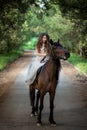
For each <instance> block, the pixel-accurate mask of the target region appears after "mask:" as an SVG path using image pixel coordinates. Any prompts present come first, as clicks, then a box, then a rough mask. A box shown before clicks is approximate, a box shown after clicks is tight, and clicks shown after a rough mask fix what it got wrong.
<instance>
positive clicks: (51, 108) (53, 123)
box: [49, 92, 56, 126]
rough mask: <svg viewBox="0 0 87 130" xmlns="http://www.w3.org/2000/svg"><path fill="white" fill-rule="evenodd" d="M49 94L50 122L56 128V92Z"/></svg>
mask: <svg viewBox="0 0 87 130" xmlns="http://www.w3.org/2000/svg"><path fill="white" fill-rule="evenodd" d="M49 94H50V116H49V122H50V124H51V125H53V126H56V122H55V121H54V116H53V109H54V97H55V92H50V93H49Z"/></svg>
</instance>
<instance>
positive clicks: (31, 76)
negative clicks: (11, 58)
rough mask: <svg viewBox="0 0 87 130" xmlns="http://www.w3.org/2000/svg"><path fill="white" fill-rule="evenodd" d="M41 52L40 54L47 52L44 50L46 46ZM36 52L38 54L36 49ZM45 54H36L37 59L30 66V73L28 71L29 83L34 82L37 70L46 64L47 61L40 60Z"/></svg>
mask: <svg viewBox="0 0 87 130" xmlns="http://www.w3.org/2000/svg"><path fill="white" fill-rule="evenodd" d="M40 52H41V53H40V54H46V53H45V51H44V47H42V48H41V51H40ZM35 54H36V51H35ZM44 56H45V55H44ZM44 56H38V55H36V57H35V60H34V61H32V62H31V63H30V65H29V68H28V73H27V80H26V83H27V84H28V85H30V84H32V83H33V82H34V80H35V78H36V74H37V70H38V69H39V68H40V67H41V66H43V65H44V64H45V62H43V63H41V62H40V61H41V60H42V59H43V57H44Z"/></svg>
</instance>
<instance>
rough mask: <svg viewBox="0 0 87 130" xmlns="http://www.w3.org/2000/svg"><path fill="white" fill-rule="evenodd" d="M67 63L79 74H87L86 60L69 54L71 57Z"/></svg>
mask: <svg viewBox="0 0 87 130" xmlns="http://www.w3.org/2000/svg"><path fill="white" fill-rule="evenodd" d="M68 61H69V62H70V63H72V64H73V65H74V66H75V67H76V68H77V69H78V70H79V72H80V73H82V74H84V73H86V74H87V59H85V58H83V57H81V56H79V55H77V54H73V53H71V56H70V58H69V60H68Z"/></svg>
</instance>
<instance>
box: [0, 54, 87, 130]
mask: <svg viewBox="0 0 87 130" xmlns="http://www.w3.org/2000/svg"><path fill="white" fill-rule="evenodd" d="M31 58H32V57H31V52H30V53H28V54H24V55H23V57H22V58H20V59H19V60H17V61H15V63H14V64H12V65H11V66H10V68H9V67H8V69H7V70H5V71H4V72H2V73H1V74H2V76H1V78H2V79H3V78H4V79H5V80H6V83H7V84H4V81H2V80H1V81H2V82H1V83H2V84H0V87H1V86H2V85H3V84H4V89H2V90H3V92H2V94H3V96H1V97H0V130H29V129H30V130H33V129H36V130H39V129H40V130H43V129H45V130H51V129H52V130H53V129H55V130H87V82H86V79H85V78H84V77H80V76H79V74H78V71H77V70H76V69H75V68H74V67H73V66H72V65H71V64H69V63H68V62H65V61H64V62H62V70H61V73H60V79H59V84H58V86H57V90H56V97H55V108H54V117H55V121H56V122H57V126H56V127H51V126H50V124H49V122H48V116H49V96H48V94H47V95H46V96H45V100H44V110H43V114H42V121H43V126H41V127H37V126H36V117H33V118H31V117H30V112H31V108H30V102H29V88H28V85H27V84H26V83H25V79H26V73H27V70H28V64H29V62H30V60H31ZM33 59H34V56H33ZM13 66H14V68H13ZM10 74H11V75H10Z"/></svg>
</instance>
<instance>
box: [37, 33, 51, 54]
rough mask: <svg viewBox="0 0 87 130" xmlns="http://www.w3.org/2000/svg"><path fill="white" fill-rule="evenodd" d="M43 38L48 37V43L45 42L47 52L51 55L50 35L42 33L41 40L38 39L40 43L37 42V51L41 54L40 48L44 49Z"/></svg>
mask: <svg viewBox="0 0 87 130" xmlns="http://www.w3.org/2000/svg"><path fill="white" fill-rule="evenodd" d="M43 36H46V37H47V41H46V42H45V50H46V53H49V52H50V38H49V35H48V34H47V33H41V34H40V36H39V38H38V42H37V45H36V47H37V51H38V52H39V53H40V48H41V47H42V43H43V41H42V39H43Z"/></svg>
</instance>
